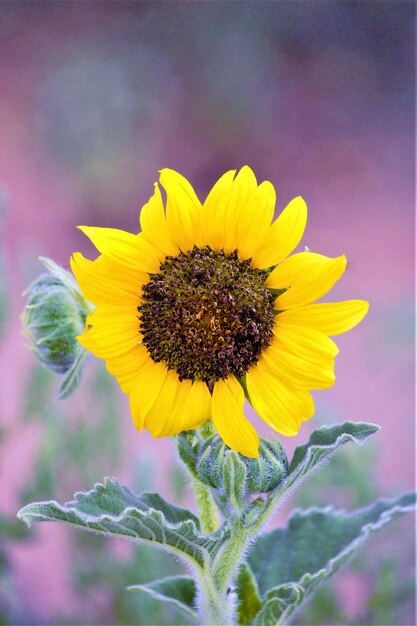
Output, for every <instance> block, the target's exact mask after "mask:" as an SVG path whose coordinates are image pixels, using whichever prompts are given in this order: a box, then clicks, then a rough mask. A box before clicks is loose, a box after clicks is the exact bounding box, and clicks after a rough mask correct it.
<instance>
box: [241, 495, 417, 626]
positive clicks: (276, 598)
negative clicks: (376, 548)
mask: <svg viewBox="0 0 417 626" xmlns="http://www.w3.org/2000/svg"><path fill="white" fill-rule="evenodd" d="M415 503H416V496H415V494H411V493H410V494H406V495H404V496H402V497H399V498H397V499H395V500H379V501H377V502H375V503H374V504H372V505H371V506H368V507H366V508H363V509H357V510H356V511H353V512H352V513H347V512H346V511H338V510H335V509H333V508H332V507H327V508H324V509H319V508H317V507H312V508H311V509H307V510H305V511H300V510H297V511H295V512H294V513H293V514H292V516H291V517H290V519H289V521H288V526H287V527H286V528H278V529H276V530H273V531H272V532H270V533H268V534H266V535H264V536H262V537H260V538H259V539H258V540H257V541H256V543H255V545H254V548H253V551H252V552H251V554H250V555H249V560H248V562H249V565H250V566H251V568H252V570H253V572H254V574H255V577H256V580H257V583H258V586H259V589H260V592H261V594H263V596H264V599H263V608H262V610H261V612H260V613H259V614H258V616H257V618H256V622H255V623H256V624H257V625H262V626H272V625H275V624H278V623H287V622H286V621H285V620H286V619H288V617H289V616H290V615H291V614H292V613H293V612H294V611H295V609H296V608H297V607H298V606H299V605H300V604H301V602H302V601H303V600H304V599H305V598H306V597H307V596H308V595H310V594H312V593H313V592H314V591H315V590H316V589H317V587H318V586H319V585H320V584H321V583H322V582H324V581H325V580H326V579H327V578H329V577H330V576H332V575H333V574H334V573H335V572H337V570H338V569H339V568H340V567H341V566H342V565H343V564H344V563H345V562H346V561H347V560H348V559H349V558H350V557H352V556H354V555H355V554H356V553H357V552H358V551H359V550H360V549H361V548H362V546H363V545H364V543H365V542H366V541H367V540H368V539H369V538H370V537H371V536H372V535H373V534H374V533H376V532H377V531H378V530H380V529H381V528H383V526H385V525H386V524H388V522H390V521H392V520H394V519H395V518H396V517H399V516H400V515H403V514H404V513H407V512H409V511H412V510H414V508H415ZM271 587H272V589H271ZM286 597H287V599H285V598H286Z"/></svg>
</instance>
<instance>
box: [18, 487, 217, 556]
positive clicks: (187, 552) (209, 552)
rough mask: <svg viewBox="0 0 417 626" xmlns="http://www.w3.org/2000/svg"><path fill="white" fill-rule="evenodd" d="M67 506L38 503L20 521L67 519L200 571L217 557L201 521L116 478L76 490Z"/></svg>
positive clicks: (21, 513) (214, 541) (214, 540)
mask: <svg viewBox="0 0 417 626" xmlns="http://www.w3.org/2000/svg"><path fill="white" fill-rule="evenodd" d="M74 498H75V499H74V500H73V501H71V502H67V503H66V504H64V505H61V504H58V503H57V502H55V501H49V502H34V503H32V504H28V505H27V506H25V507H23V508H22V509H21V510H20V511H19V513H18V517H19V518H20V519H22V520H23V521H25V522H26V523H27V524H28V525H30V524H31V523H32V522H36V521H63V522H67V523H69V524H72V525H74V526H78V527H79V528H84V529H87V530H92V531H95V532H99V533H103V534H105V535H112V536H117V537H125V538H127V539H134V540H136V541H139V542H141V543H144V544H147V545H152V546H155V547H159V548H164V549H166V550H168V551H170V552H172V553H174V554H175V555H177V556H179V557H181V558H182V559H184V560H185V561H187V562H188V563H189V564H191V565H193V566H194V567H195V566H199V567H202V566H203V564H204V563H205V562H206V561H207V560H208V559H209V558H210V557H211V556H214V555H215V554H216V553H217V550H218V549H219V547H220V543H219V541H220V540H219V538H218V537H217V538H216V536H214V537H213V536H211V537H207V536H204V535H202V534H200V532H199V530H200V522H199V520H198V518H197V517H196V516H195V515H194V514H193V513H191V511H188V510H187V509H183V508H182V507H178V506H174V505H173V504H170V503H169V502H167V501H166V500H164V499H163V498H161V496H159V495H158V494H157V493H144V494H142V495H141V496H135V495H133V494H132V493H131V492H130V491H129V490H128V489H127V488H126V487H124V486H122V485H120V484H119V483H118V481H117V480H116V479H114V478H111V479H110V478H106V479H104V484H100V483H98V484H96V485H95V487H94V489H92V490H91V491H87V492H78V493H76V494H75V496H74Z"/></svg>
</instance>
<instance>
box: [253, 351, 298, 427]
mask: <svg viewBox="0 0 417 626" xmlns="http://www.w3.org/2000/svg"><path fill="white" fill-rule="evenodd" d="M246 385H247V389H248V394H249V399H250V402H251V404H252V406H253V408H254V409H255V411H256V412H257V413H258V414H259V416H260V417H261V418H262V419H263V420H264V421H265V422H266V423H267V424H268V425H269V426H271V427H272V428H273V429H274V430H276V431H277V432H279V433H282V434H283V435H287V436H288V437H291V436H292V435H296V434H297V433H298V431H299V428H300V423H301V415H300V409H299V403H295V402H294V401H293V398H292V394H291V392H290V391H289V389H288V388H287V387H286V386H285V385H284V384H283V383H282V382H281V381H280V380H278V379H277V378H276V377H275V376H272V374H271V373H270V371H269V369H268V368H267V366H266V364H265V361H264V360H261V361H259V362H258V363H257V364H256V365H254V366H253V367H251V368H250V369H249V371H248V372H247V374H246Z"/></svg>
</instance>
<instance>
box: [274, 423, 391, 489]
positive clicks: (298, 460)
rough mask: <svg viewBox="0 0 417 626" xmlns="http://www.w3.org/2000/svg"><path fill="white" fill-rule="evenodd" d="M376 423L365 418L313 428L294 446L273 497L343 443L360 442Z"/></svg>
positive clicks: (295, 484) (375, 428)
mask: <svg viewBox="0 0 417 626" xmlns="http://www.w3.org/2000/svg"><path fill="white" fill-rule="evenodd" d="M378 430H379V426H377V425H376V424H367V423H365V422H356V423H354V422H344V423H343V424H336V425H335V426H322V427H321V428H318V429H317V430H315V431H314V432H313V433H312V434H311V436H310V439H309V441H308V443H306V444H305V445H303V446H298V447H297V448H296V449H295V452H294V456H293V458H292V460H291V463H290V467H289V474H288V476H287V478H286V480H284V482H283V483H282V484H281V485H280V486H279V487H278V488H277V489H276V490H275V491H274V497H276V496H278V497H280V496H281V495H282V494H284V493H286V492H288V491H290V490H292V489H293V488H294V487H295V486H298V485H299V484H300V483H301V482H302V481H303V480H304V479H305V478H306V477H307V476H308V474H310V473H311V472H313V471H314V470H315V469H317V468H318V467H319V466H320V465H321V464H322V463H324V462H325V461H326V460H328V459H329V458H330V456H331V455H332V454H333V453H334V452H335V451H336V450H337V448H339V447H340V446H343V445H344V444H345V443H348V442H350V441H353V442H354V443H357V444H359V445H360V444H362V443H363V442H364V441H365V439H366V438H367V437H369V436H370V435H372V434H373V433H376V432H377V431H378Z"/></svg>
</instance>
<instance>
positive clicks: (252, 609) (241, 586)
mask: <svg viewBox="0 0 417 626" xmlns="http://www.w3.org/2000/svg"><path fill="white" fill-rule="evenodd" d="M236 592H237V618H238V619H237V621H238V624H239V625H240V626H249V624H251V623H252V620H253V619H254V617H255V616H256V614H257V613H258V612H259V610H260V609H261V606H262V602H261V599H260V597H259V591H258V585H257V584H256V579H255V577H254V575H253V572H252V570H251V568H250V567H249V565H248V564H247V563H244V564H243V565H242V566H241V568H240V570H239V574H238V576H237V580H236Z"/></svg>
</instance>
